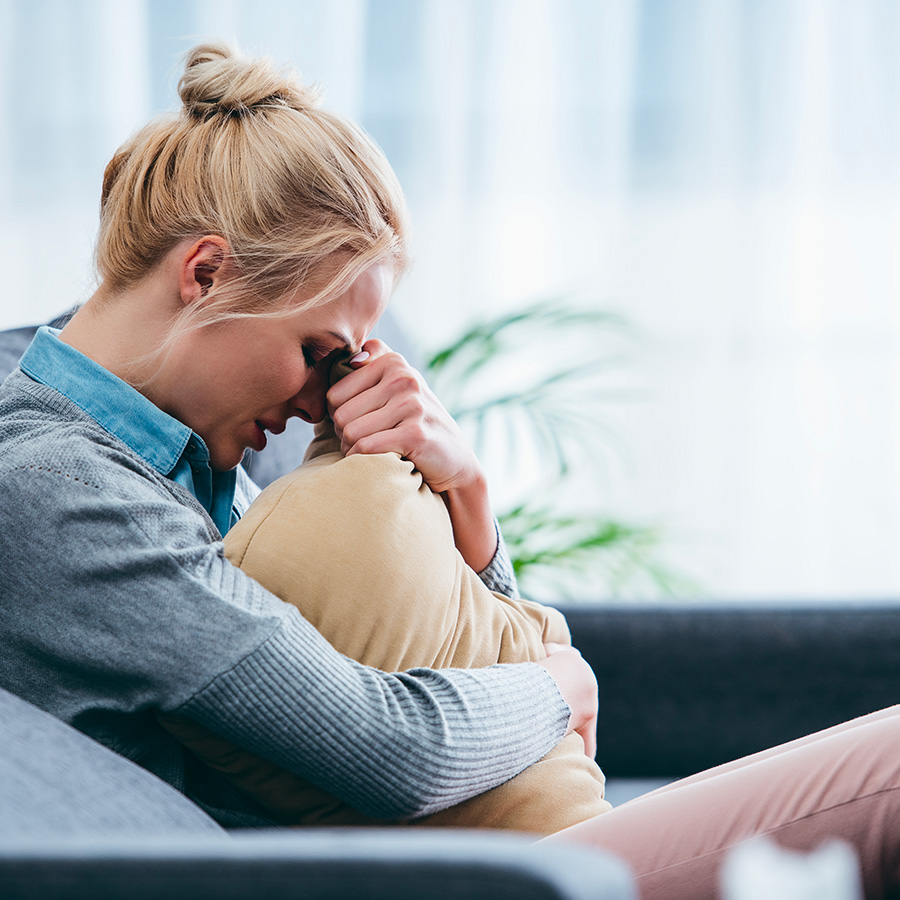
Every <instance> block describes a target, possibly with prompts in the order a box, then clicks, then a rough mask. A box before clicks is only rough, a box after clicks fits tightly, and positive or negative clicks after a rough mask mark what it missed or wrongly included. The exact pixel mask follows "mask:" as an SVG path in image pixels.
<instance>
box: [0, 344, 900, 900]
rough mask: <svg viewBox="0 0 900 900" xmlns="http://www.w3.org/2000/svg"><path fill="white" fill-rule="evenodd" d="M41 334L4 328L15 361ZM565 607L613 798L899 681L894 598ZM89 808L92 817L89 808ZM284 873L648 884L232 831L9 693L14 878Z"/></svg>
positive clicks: (513, 885)
mask: <svg viewBox="0 0 900 900" xmlns="http://www.w3.org/2000/svg"><path fill="white" fill-rule="evenodd" d="M32 332H33V329H31V330H29V329H20V330H17V331H12V332H9V331H8V332H5V333H0V374H2V373H4V372H5V371H6V370H8V369H10V368H12V366H13V365H14V364H15V361H16V360H17V359H18V355H19V354H20V353H21V351H22V350H23V349H24V347H25V346H26V345H27V342H28V340H30V336H31V333H32ZM386 339H388V340H389V341H390V338H389V337H388V336H387V335H386ZM299 424H300V425H302V423H299ZM290 442H291V436H290V435H285V436H282V438H281V443H280V444H279V443H276V442H275V441H273V442H272V447H274V448H275V450H271V448H270V449H267V451H266V453H268V454H270V458H268V459H267V458H265V457H264V456H263V457H260V458H249V459H248V465H249V467H250V469H251V471H252V473H253V475H254V477H255V478H256V479H257V480H258V481H260V482H267V481H269V480H270V479H271V477H274V476H275V475H277V474H278V472H279V471H281V470H284V467H285V466H287V465H290V464H292V463H293V461H295V460H294V459H291V458H290V457H291V454H289V453H287V451H286V447H287V446H288V444H289V443H290ZM270 451H271V452H270ZM295 453H296V451H295ZM278 455H280V456H281V458H280V459H276V458H275V457H276V456H278ZM561 608H562V609H563V611H564V612H565V614H566V616H567V617H568V620H569V624H570V627H571V630H572V635H573V640H574V643H575V644H576V646H578V647H579V648H580V649H581V651H582V653H583V654H584V655H585V657H586V658H587V660H588V661H589V662H590V663H591V665H592V666H593V668H594V670H595V671H596V673H597V677H598V681H599V684H600V721H599V728H598V736H597V743H598V760H599V762H600V764H601V766H602V767H603V769H604V770H605V771H606V773H607V776H608V780H609V796H610V798H611V800H612V801H613V802H614V803H618V802H621V801H623V800H625V799H628V798H629V797H630V796H633V795H634V794H635V793H639V792H642V791H643V790H645V789H647V788H649V787H652V786H654V785H656V784H659V783H663V782H665V781H669V780H672V779H674V778H678V777H680V776H683V775H687V774H691V773H693V772H696V771H700V770H702V769H704V768H708V767H709V766H712V765H716V764H717V763H721V762H726V761H727V760H729V759H733V758H735V757H737V756H741V755H745V754H747V753H752V752H754V751H756V750H760V749H763V748H765V747H768V746H772V745H774V744H776V743H780V742H782V741H785V740H790V739H791V738H794V737H799V736H800V735H802V734H805V733H808V732H811V731H814V730H816V729H819V728H823V727H826V726H828V725H832V724H836V723H837V722H840V721H844V720H846V719H848V718H852V717H853V716H856V715H861V714H863V713H867V712H871V711H873V710H875V709H879V708H881V707H884V706H888V705H891V704H892V703H895V702H897V697H898V695H900V654H898V653H897V647H898V646H900V605H898V604H895V603H882V604H866V603H840V604H821V605H812V604H808V603H804V604H790V603H781V604H771V603H767V604H751V603H744V604H720V603H709V602H703V603H665V604H656V605H643V604H640V605H637V604H608V603H603V604H599V603H589V602H586V603H578V604H569V605H566V606H563V607H561ZM48 720H49V721H48ZM48 731H49V732H52V737H51V735H50V734H48ZM70 744H71V745H72V747H75V746H76V745H77V747H78V750H77V752H76V750H74V749H73V750H70V749H69V745H70ZM48 748H51V749H56V750H59V752H58V753H57V754H56V755H52V754H51V755H48ZM88 748H89V749H88ZM88 773H89V774H90V775H91V777H90V779H89V780H88V777H87V776H88ZM123 785H124V786H123ZM13 786H15V788H16V790H15V792H13V791H12V787H13ZM10 798H12V800H10ZM98 798H106V800H103V801H101V800H100V799H98ZM107 800H108V801H109V804H111V806H110V805H108V804H107V802H106V801H107ZM92 809H93V810H95V811H96V815H93V814H92V815H91V816H87V812H89V811H90V810H92ZM137 811H140V816H138V817H137V818H133V817H134V816H137ZM138 882H139V883H140V884H142V885H143V884H146V885H149V887H146V888H143V887H142V888H138V887H136V884H137V883H138ZM299 883H302V884H303V885H304V890H303V892H302V894H298V893H297V892H296V886H297V884H299ZM288 890H291V891H292V893H291V896H306V897H335V898H337V897H341V898H346V897H355V896H360V897H362V896H365V897H375V898H377V897H381V896H384V897H388V896H390V897H391V898H394V900H396V898H403V897H406V896H419V895H423V894H427V895H428V896H431V897H435V898H441V897H479V896H482V894H481V893H479V891H480V890H483V896H491V897H503V896H507V895H508V896H510V897H512V896H516V897H535V898H537V897H573V898H574V897H581V896H591V897H593V898H597V900H600V898H607V897H608V898H613V897H627V896H630V895H631V893H630V892H631V891H632V890H633V888H632V887H631V886H630V883H629V879H628V876H627V873H626V872H625V870H624V868H623V867H622V866H621V864H619V863H618V862H617V861H616V860H614V859H610V858H608V857H606V856H604V855H602V854H594V853H589V852H587V851H583V850H575V849H570V848H549V847H538V848H536V847H534V846H532V845H529V844H527V843H526V844H523V843H521V842H520V841H519V840H517V839H516V838H515V837H513V836H508V837H500V836H497V835H490V834H471V833H469V834H466V833H462V834H461V833H455V834H449V833H440V834H435V833H428V834H423V833H420V832H416V831H414V830H406V829H404V830H402V831H400V832H397V831H388V832H382V831H371V832H364V833H361V832H341V833H338V834H335V833H330V832H323V831H317V830H304V831H302V832H296V831H295V832H290V833H286V832H280V833H276V832H266V833H263V834H253V835H248V834H246V833H241V834H235V833H231V834H227V835H226V834H225V833H224V832H222V831H221V829H219V828H218V826H217V825H215V823H212V822H211V820H208V819H206V817H205V815H204V814H203V813H201V812H200V811H199V810H198V809H196V808H194V807H192V806H191V804H190V803H189V802H188V801H187V800H186V799H185V798H184V797H182V796H181V795H178V794H176V793H175V792H174V791H172V790H171V789H169V788H168V787H167V786H166V785H162V784H161V783H159V782H157V781H156V780H155V779H153V778H152V776H150V775H148V773H146V772H143V771H142V770H138V769H136V768H135V767H134V766H132V765H131V764H130V763H128V762H126V761H125V760H122V759H120V758H119V757H116V756H114V754H111V753H109V752H108V751H106V750H105V749H104V748H102V747H99V746H98V745H95V744H93V743H92V742H90V741H88V739H87V738H85V737H84V736H83V735H80V734H77V733H76V732H73V731H72V730H71V729H69V728H67V726H65V725H63V724H62V723H59V722H56V721H55V720H52V719H50V718H49V717H47V716H46V715H45V714H43V713H41V712H40V711H38V710H35V709H34V708H33V707H28V706H27V704H24V703H23V702H22V701H20V700H17V699H16V698H11V697H9V696H8V695H5V696H4V695H3V694H0V896H3V897H42V898H45V897H57V896H58V897H64V896H65V897H80V896H85V897H86V896H88V895H89V894H90V896H92V897H99V896H109V897H118V896H123V897H124V896H125V895H126V893H127V894H128V896H129V897H135V896H137V897H142V896H144V894H143V893H141V892H140V891H144V892H145V893H146V895H147V896H151V895H152V896H160V895H162V894H165V896H167V897H180V896H182V894H183V895H184V896H191V897H195V898H203V897H205V896H207V895H209V896H213V894H215V896H216V897H218V898H222V897H226V898H227V897H246V896H248V895H249V894H250V893H251V892H258V893H261V894H262V895H264V896H267V897H273V898H278V897H280V896H282V894H284V895H285V896H287V891H288ZM504 890H508V891H509V893H508V894H504V893H503V891H504Z"/></svg>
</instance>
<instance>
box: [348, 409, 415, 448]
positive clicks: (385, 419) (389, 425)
mask: <svg viewBox="0 0 900 900" xmlns="http://www.w3.org/2000/svg"><path fill="white" fill-rule="evenodd" d="M403 421H404V418H403V415H402V414H401V413H400V412H398V411H397V410H396V409H394V408H393V407H392V406H383V407H381V408H380V409H376V410H373V411H372V412H369V413H366V414H365V415H363V416H360V417H359V418H355V419H353V420H352V421H351V422H350V423H349V424H348V425H347V426H346V428H344V429H343V430H342V432H341V450H342V451H343V453H344V455H345V456H350V455H351V454H352V453H367V452H376V453H383V452H385V450H384V449H379V450H376V451H370V450H368V447H369V446H370V445H371V444H372V442H371V441H369V440H368V438H371V437H372V436H373V435H376V434H383V433H391V434H394V433H395V432H396V431H397V426H398V425H400V424H401V423H402V422H403ZM394 439H395V440H397V441H399V439H400V434H399V433H397V434H394ZM363 442H365V443H363ZM380 446H381V445H380V444H379V447H380ZM385 449H387V450H396V451H397V452H398V453H400V454H401V455H405V454H406V452H407V450H408V449H409V448H408V447H405V446H404V447H400V446H396V447H387V448H385Z"/></svg>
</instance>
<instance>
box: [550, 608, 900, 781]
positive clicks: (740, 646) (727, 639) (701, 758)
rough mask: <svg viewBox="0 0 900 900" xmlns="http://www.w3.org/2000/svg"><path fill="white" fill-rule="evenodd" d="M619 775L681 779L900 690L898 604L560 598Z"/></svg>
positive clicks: (609, 760) (603, 747) (604, 757)
mask: <svg viewBox="0 0 900 900" xmlns="http://www.w3.org/2000/svg"><path fill="white" fill-rule="evenodd" d="M560 609H562V611H563V612H564V613H565V615H566V617H567V618H568V621H569V626H570V628H571V631H572V641H573V643H574V644H575V646H576V647H578V648H579V649H580V650H581V652H582V653H583V654H584V656H585V658H586V659H587V660H588V662H589V663H590V664H591V665H592V666H593V668H594V671H595V672H596V673H597V679H598V682H599V685H600V717H599V726H598V735H597V760H598V762H599V763H600V765H601V766H602V767H603V770H604V771H605V772H606V774H607V776H610V777H613V778H615V777H629V778H642V777H649V778H654V777H669V778H672V777H679V776H682V775H689V774H692V773H694V772H698V771H701V770H703V769H706V768H709V767H711V766H715V765H718V764H720V763H723V762H727V761H729V760H731V759H736V758H738V757H740V756H745V755H747V754H749V753H754V752H756V751H758V750H763V749H765V748H767V747H771V746H775V745H776V744H780V743H783V742H785V741H788V740H792V739H793V738H797V737H801V736H803V735H805V734H809V733H811V732H814V731H817V730H819V729H822V728H826V727H828V726H831V725H836V724H838V723H839V722H843V721H846V720H848V719H852V718H854V717H856V716H859V715H863V714H865V713H869V712H873V711H874V710H877V709H882V708H884V707H886V706H890V705H892V704H894V703H897V702H898V699H900V652H898V648H900V604H898V603H865V602H859V603H833V604H825V603H822V604H816V605H813V604H809V603H795V604H789V603H781V604H772V603H758V602H756V603H751V602H745V603H731V604H725V603H713V602H710V603H699V602H697V603H681V602H672V603H665V604H653V605H645V604H635V603H632V604H622V603H618V604H570V605H567V606H560Z"/></svg>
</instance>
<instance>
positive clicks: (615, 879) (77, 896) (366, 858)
mask: <svg viewBox="0 0 900 900" xmlns="http://www.w3.org/2000/svg"><path fill="white" fill-rule="evenodd" d="M0 896H2V897H3V898H4V900H25V898H37V897H40V898H41V900H97V898H103V900H119V898H121V900H157V898H159V897H166V900H238V898H241V900H244V898H257V897H265V898H266V900H282V898H283V900H296V898H298V897H302V898H304V900H354V898H366V900H407V898H408V900H418V898H421V897H428V898H429V900H444V898H446V900H450V898H459V897H465V898H467V900H521V898H529V900H589V898H590V900H632V898H634V897H636V891H635V889H634V886H633V882H632V879H631V876H630V874H629V872H628V870H627V869H626V867H625V865H624V864H623V863H621V862H619V861H618V860H617V859H614V858H613V857H611V856H608V855H606V854H602V853H598V852H595V851H590V850H585V849H581V848H578V847H575V846H572V847H567V846H565V845H561V844H558V843H557V844H544V845H535V843H534V842H533V840H530V839H527V838H524V837H521V836H518V835H500V834H491V833H487V834H486V833H484V832H465V831H453V832H450V831H438V830H428V831H426V830H424V829H423V830H414V829H399V830H398V829H392V830H390V831H386V830H365V831H362V830H355V829H352V830H351V829H336V830H319V829H311V830H301V829H298V830H296V831H294V832H290V833H289V832H285V831H277V832H276V831H270V832H268V831H267V832H255V833H253V832H242V833H239V834H236V835H234V836H232V837H222V838H216V837H212V838H195V839H189V840H184V839H181V840H174V839H160V838H149V839H148V838H140V839H128V840H123V839H105V840H103V841H102V843H101V842H96V841H94V842H84V841H72V840H67V841H60V840H54V841H48V842H45V843H40V844H38V843H35V842H19V841H8V840H7V841H4V842H3V844H2V845H0Z"/></svg>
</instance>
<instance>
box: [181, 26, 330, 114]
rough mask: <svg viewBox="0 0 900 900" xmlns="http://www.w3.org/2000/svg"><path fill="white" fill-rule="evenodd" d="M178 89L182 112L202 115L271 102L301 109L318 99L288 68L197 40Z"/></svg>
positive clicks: (250, 108)
mask: <svg viewBox="0 0 900 900" xmlns="http://www.w3.org/2000/svg"><path fill="white" fill-rule="evenodd" d="M178 94H179V96H180V97H181V102H182V103H183V104H184V110H185V112H186V113H187V114H188V115H190V116H193V117H195V118H200V119H209V118H211V117H212V116H215V115H226V116H241V115H246V114H248V113H251V112H252V111H253V110H255V109H260V108H265V107H272V106H288V107H291V108H292V109H296V110H299V111H301V112H302V111H304V110H308V109H312V108H313V107H315V106H316V105H317V104H318V96H317V94H316V92H315V91H313V90H311V89H309V88H306V87H304V86H303V85H302V84H300V82H299V81H298V80H297V78H296V76H295V75H294V74H293V73H292V72H282V71H278V70H276V69H275V68H274V67H273V66H272V63H271V62H270V61H269V60H267V59H246V58H244V57H242V56H240V55H239V54H238V53H237V52H235V51H234V50H232V49H231V47H229V46H228V45H227V44H222V43H209V44H199V45H198V46H196V47H194V48H193V50H191V51H190V52H189V53H188V55H187V57H186V59H185V69H184V74H183V75H182V76H181V80H180V81H179V82H178Z"/></svg>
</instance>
